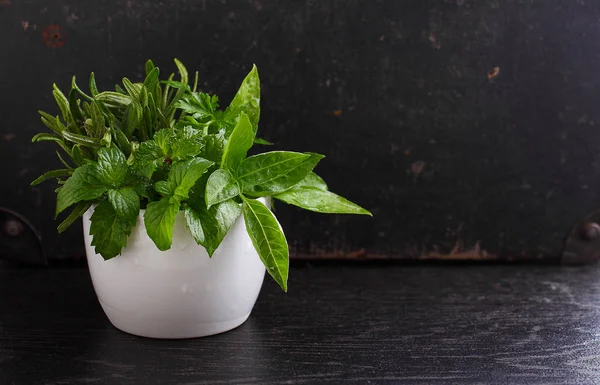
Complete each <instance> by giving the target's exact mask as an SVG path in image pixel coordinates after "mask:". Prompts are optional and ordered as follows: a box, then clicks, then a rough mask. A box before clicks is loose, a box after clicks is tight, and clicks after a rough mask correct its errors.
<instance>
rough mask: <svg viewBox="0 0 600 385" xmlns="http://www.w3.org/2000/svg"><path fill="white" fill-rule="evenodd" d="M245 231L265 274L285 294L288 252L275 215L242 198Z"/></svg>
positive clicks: (259, 205)
mask: <svg viewBox="0 0 600 385" xmlns="http://www.w3.org/2000/svg"><path fill="white" fill-rule="evenodd" d="M242 200H243V204H242V212H243V213H244V222H245V223H246V230H247V231H248V235H250V239H251V240H252V244H253V245H254V248H255V249H256V251H257V252H258V255H259V257H260V259H261V260H262V262H263V263H264V265H265V267H266V268H267V272H268V273H269V274H270V275H271V277H273V279H275V281H276V282H277V283H278V284H279V286H281V288H282V289H283V291H286V292H287V280H288V271H289V250H288V245H287V241H286V239H285V235H284V234H283V231H282V230H281V227H280V226H279V222H277V219H276V218H275V215H273V213H272V212H271V210H269V209H268V208H267V207H266V206H265V205H263V204H262V203H260V202H259V201H257V200H254V199H248V198H245V197H243V196H242Z"/></svg>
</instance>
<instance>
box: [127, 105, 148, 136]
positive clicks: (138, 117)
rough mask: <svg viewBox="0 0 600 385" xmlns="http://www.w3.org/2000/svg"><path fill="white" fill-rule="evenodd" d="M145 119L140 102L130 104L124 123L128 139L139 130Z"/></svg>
mask: <svg viewBox="0 0 600 385" xmlns="http://www.w3.org/2000/svg"><path fill="white" fill-rule="evenodd" d="M143 117H144V110H143V109H142V106H140V104H139V103H138V102H132V103H130V104H129V105H128V106H127V108H126V109H125V114H124V116H123V122H124V131H123V132H124V133H125V135H127V136H128V137H131V136H132V135H133V133H134V132H135V130H136V129H137V128H139V126H140V123H141V121H142V119H143Z"/></svg>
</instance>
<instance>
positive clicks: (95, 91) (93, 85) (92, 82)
mask: <svg viewBox="0 0 600 385" xmlns="http://www.w3.org/2000/svg"><path fill="white" fill-rule="evenodd" d="M90 94H92V96H93V97H96V96H98V94H99V92H98V86H97V85H96V76H95V75H94V73H93V72H92V73H91V74H90Z"/></svg>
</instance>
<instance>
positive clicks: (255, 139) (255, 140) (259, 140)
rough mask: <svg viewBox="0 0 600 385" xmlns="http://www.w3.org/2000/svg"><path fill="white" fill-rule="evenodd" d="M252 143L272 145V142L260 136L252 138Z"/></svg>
mask: <svg viewBox="0 0 600 385" xmlns="http://www.w3.org/2000/svg"><path fill="white" fill-rule="evenodd" d="M254 144H262V145H263V146H272V145H273V143H272V142H269V141H268V140H264V139H261V138H254Z"/></svg>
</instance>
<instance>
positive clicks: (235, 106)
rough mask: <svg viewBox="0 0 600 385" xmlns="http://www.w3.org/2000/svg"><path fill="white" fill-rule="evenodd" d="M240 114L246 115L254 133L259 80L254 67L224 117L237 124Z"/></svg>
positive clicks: (257, 111)
mask: <svg viewBox="0 0 600 385" xmlns="http://www.w3.org/2000/svg"><path fill="white" fill-rule="evenodd" d="M241 112H245V113H246V115H248V118H249V119H250V123H252V129H253V131H254V133H256V130H257V129H258V119H259V117H260V79H259V77H258V69H257V68H256V65H253V66H252V70H251V71H250V73H249V74H248V75H247V76H246V78H245V79H244V81H243V82H242V84H241V86H240V88H239V89H238V91H237V93H236V95H235V97H234V98H233V100H232V101H231V104H229V107H227V109H226V110H225V115H226V117H227V118H228V119H230V120H232V121H233V122H237V120H238V119H239V115H240V113H241Z"/></svg>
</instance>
